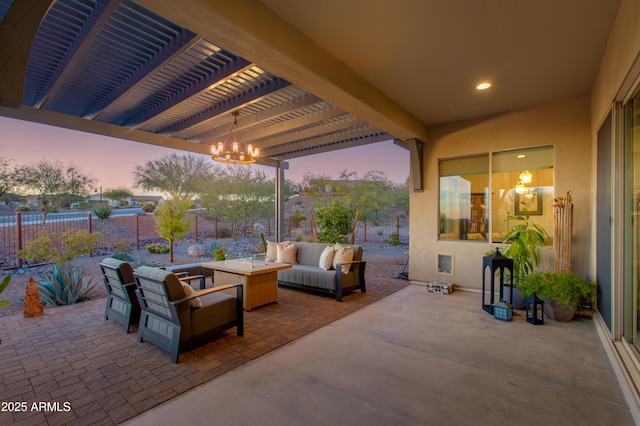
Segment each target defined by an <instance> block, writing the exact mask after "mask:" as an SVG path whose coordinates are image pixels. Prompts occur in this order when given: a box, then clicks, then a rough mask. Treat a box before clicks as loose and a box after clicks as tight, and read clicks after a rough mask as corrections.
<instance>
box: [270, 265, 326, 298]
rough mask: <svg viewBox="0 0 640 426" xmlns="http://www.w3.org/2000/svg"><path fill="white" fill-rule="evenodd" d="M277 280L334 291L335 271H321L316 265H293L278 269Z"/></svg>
mask: <svg viewBox="0 0 640 426" xmlns="http://www.w3.org/2000/svg"><path fill="white" fill-rule="evenodd" d="M278 280H279V281H284V282H287V283H294V284H297V285H303V286H306V287H313V288H320V289H324V290H331V291H335V289H336V271H323V270H322V269H320V268H318V267H317V266H308V265H299V264H298V265H295V266H294V267H293V268H291V269H284V270H282V271H278Z"/></svg>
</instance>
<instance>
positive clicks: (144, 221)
mask: <svg viewBox="0 0 640 426" xmlns="http://www.w3.org/2000/svg"><path fill="white" fill-rule="evenodd" d="M190 218H191V228H190V231H189V232H188V233H187V236H186V238H192V239H194V240H196V241H197V240H199V239H204V238H215V239H217V238H226V237H229V236H231V224H230V223H229V222H228V221H223V220H219V219H210V218H207V217H206V216H205V215H204V214H198V213H194V214H190ZM265 224H266V226H265V230H266V231H267V234H268V235H270V234H271V232H270V231H271V222H270V221H269V222H267V221H265ZM244 228H245V229H244V230H243V234H245V235H246V233H247V232H250V231H247V229H249V227H246V226H245V227H244ZM81 229H84V230H86V231H88V232H89V233H97V232H99V233H100V234H101V236H100V240H99V241H98V243H97V245H96V252H95V253H94V254H103V253H111V252H113V251H114V250H115V248H116V247H118V246H120V245H123V244H128V245H129V246H130V247H131V248H134V249H136V250H140V248H144V246H145V245H146V244H149V243H152V242H158V241H159V240H161V241H163V240H162V239H161V238H160V236H159V235H158V233H157V232H156V217H155V216H153V215H135V216H112V217H110V218H108V219H97V218H96V217H95V216H93V215H92V214H90V213H64V214H50V215H48V216H47V218H46V221H44V222H43V216H42V214H39V213H36V214H29V213H22V212H19V213H16V214H15V215H0V268H1V269H11V268H20V267H22V266H23V261H22V259H20V257H19V256H18V252H19V250H21V249H22V248H24V246H25V244H27V243H29V242H30V241H33V240H35V239H37V238H39V237H40V236H41V235H43V234H49V235H62V234H64V233H65V232H67V231H72V232H75V231H79V230H81Z"/></svg>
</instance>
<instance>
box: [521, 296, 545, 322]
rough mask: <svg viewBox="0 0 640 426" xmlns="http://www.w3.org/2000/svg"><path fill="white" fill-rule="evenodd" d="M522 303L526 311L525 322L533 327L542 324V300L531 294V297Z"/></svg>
mask: <svg viewBox="0 0 640 426" xmlns="http://www.w3.org/2000/svg"><path fill="white" fill-rule="evenodd" d="M524 303H525V307H526V309H527V322H528V323H531V324H534V325H540V324H544V300H542V299H539V298H538V296H537V295H536V294H535V293H533V296H531V297H528V298H527V299H526V300H525V302H524Z"/></svg>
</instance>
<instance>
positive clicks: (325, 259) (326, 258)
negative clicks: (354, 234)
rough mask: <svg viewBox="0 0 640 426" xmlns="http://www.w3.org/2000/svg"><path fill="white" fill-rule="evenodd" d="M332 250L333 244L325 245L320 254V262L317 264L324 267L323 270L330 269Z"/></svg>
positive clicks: (321, 267)
mask: <svg viewBox="0 0 640 426" xmlns="http://www.w3.org/2000/svg"><path fill="white" fill-rule="evenodd" d="M334 252H335V250H334V249H333V246H327V247H325V249H324V250H322V254H321V255H320V262H319V263H320V264H319V265H318V266H319V267H320V269H324V270H325V271H328V270H329V269H331V265H332V263H331V262H332V261H333V253H334Z"/></svg>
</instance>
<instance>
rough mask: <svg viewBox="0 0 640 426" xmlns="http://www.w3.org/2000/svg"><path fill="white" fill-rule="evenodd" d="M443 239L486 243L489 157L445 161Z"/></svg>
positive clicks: (442, 169) (443, 171) (441, 220)
mask: <svg viewBox="0 0 640 426" xmlns="http://www.w3.org/2000/svg"><path fill="white" fill-rule="evenodd" d="M439 169H440V232H439V235H440V239H442V240H474V241H486V237H487V232H488V222H487V220H488V216H487V206H486V203H485V200H486V199H487V194H488V193H489V156H488V155H480V156H476V157H466V158H456V159H451V160H441V161H440V165H439Z"/></svg>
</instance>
